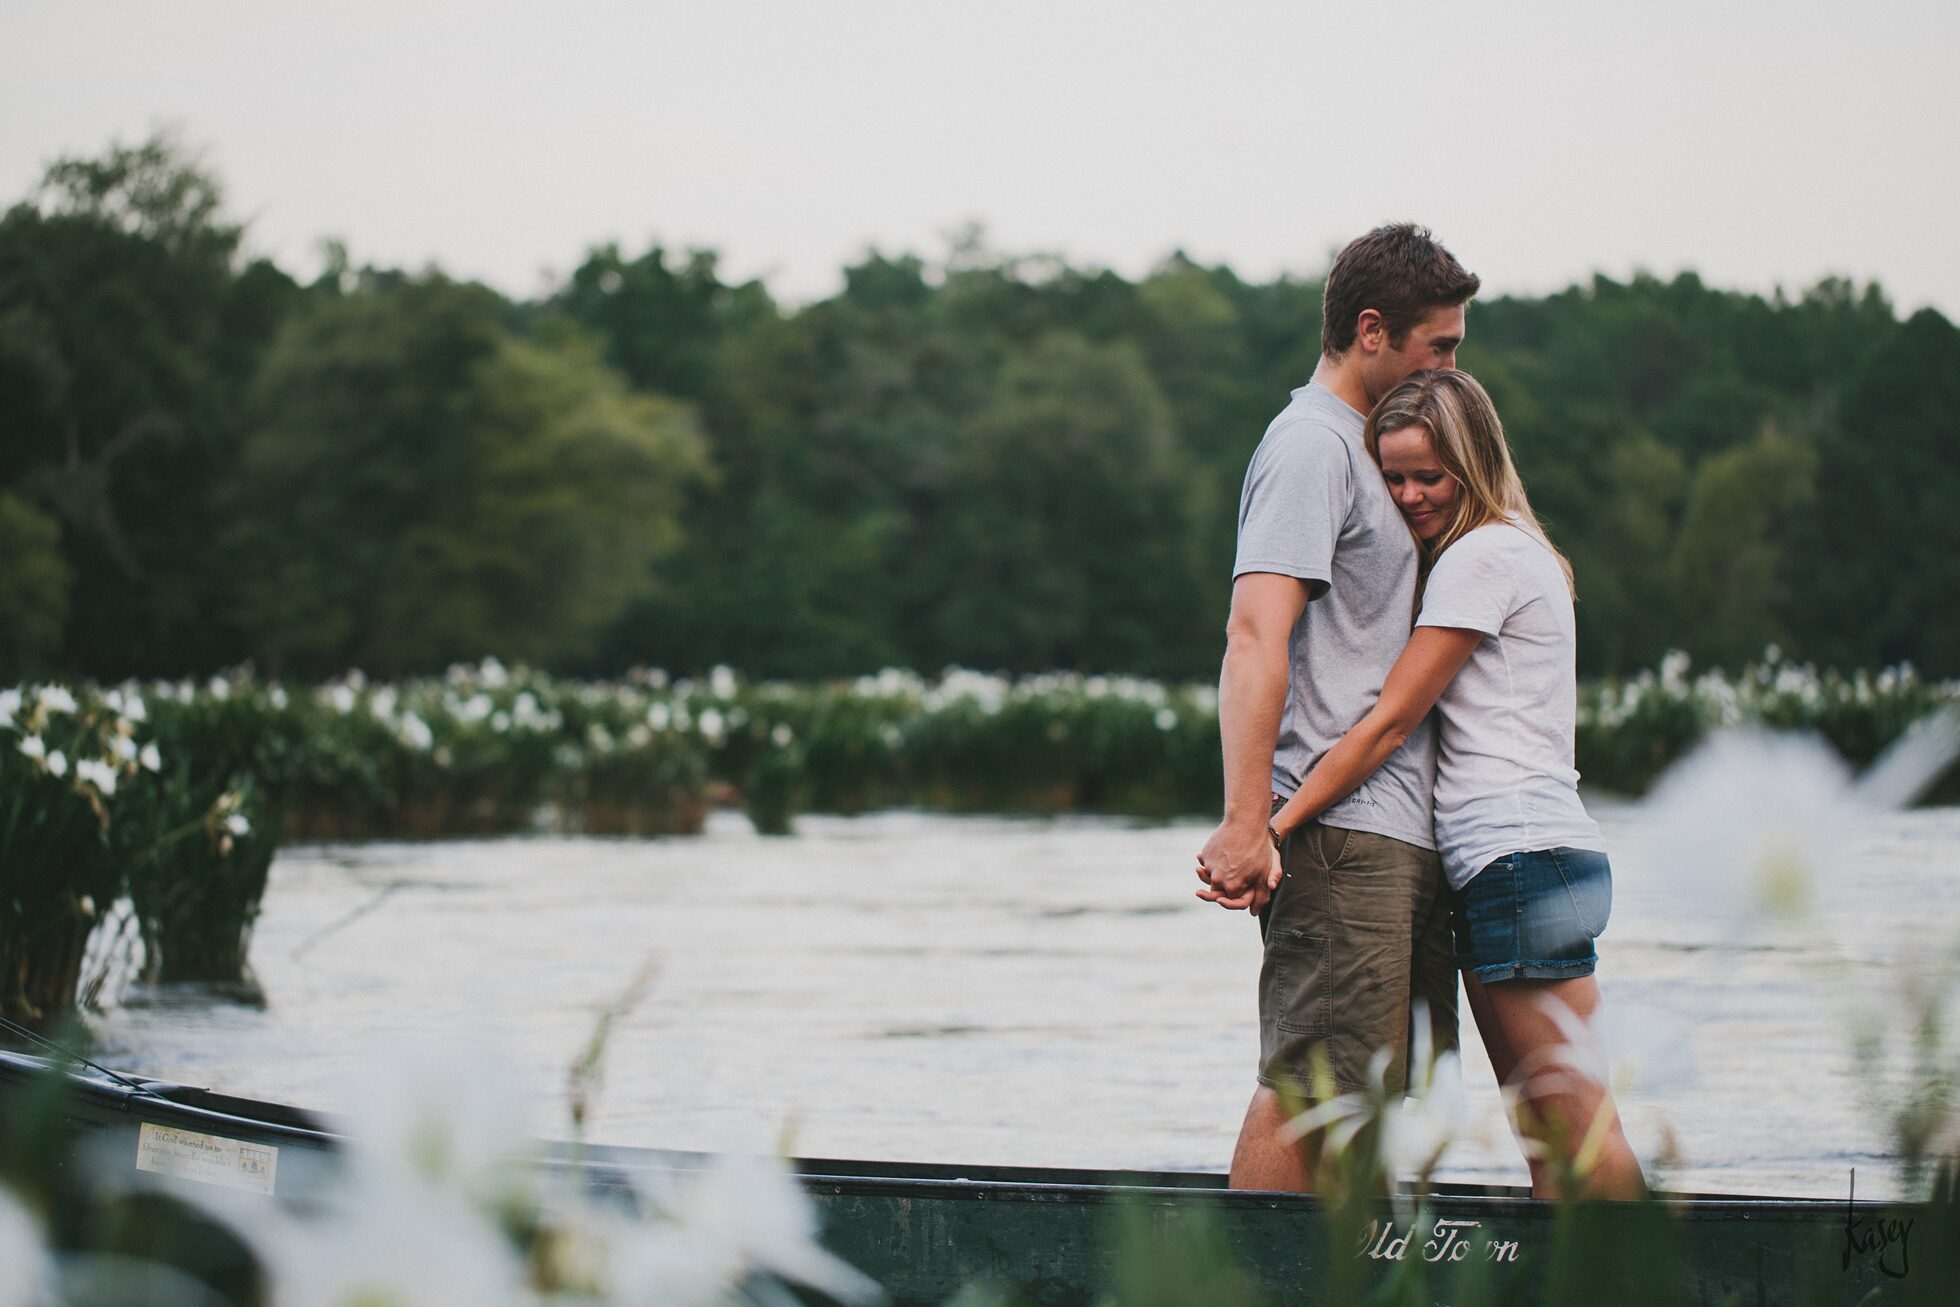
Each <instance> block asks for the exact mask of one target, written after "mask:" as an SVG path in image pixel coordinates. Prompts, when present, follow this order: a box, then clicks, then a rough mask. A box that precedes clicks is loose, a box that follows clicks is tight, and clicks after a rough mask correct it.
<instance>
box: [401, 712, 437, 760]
mask: <svg viewBox="0 0 1960 1307" xmlns="http://www.w3.org/2000/svg"><path fill="white" fill-rule="evenodd" d="M395 733H396V735H398V736H399V737H400V738H401V742H402V743H403V744H406V745H407V746H408V747H409V748H411V749H415V750H417V751H418V752H422V753H427V752H428V751H429V746H430V745H432V744H434V743H435V742H436V734H435V732H434V731H432V730H430V729H429V724H428V723H427V722H425V721H423V720H422V719H421V718H420V717H419V716H417V715H416V714H415V713H412V712H411V713H405V714H403V716H402V720H401V725H400V726H399V727H398V728H396V732H395Z"/></svg>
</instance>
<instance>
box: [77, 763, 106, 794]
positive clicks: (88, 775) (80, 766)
mask: <svg viewBox="0 0 1960 1307" xmlns="http://www.w3.org/2000/svg"><path fill="white" fill-rule="evenodd" d="M75 779H76V780H78V781H82V782H85V783H86V784H89V785H93V786H94V787H95V788H96V790H97V792H98V793H100V794H101V795H102V797H103V798H105V799H106V798H109V797H111V796H113V795H114V794H115V792H116V769H115V767H114V766H113V765H111V764H109V763H106V762H98V761H96V760H95V759H93V758H83V759H81V760H80V761H79V762H77V763H76V764H75Z"/></svg>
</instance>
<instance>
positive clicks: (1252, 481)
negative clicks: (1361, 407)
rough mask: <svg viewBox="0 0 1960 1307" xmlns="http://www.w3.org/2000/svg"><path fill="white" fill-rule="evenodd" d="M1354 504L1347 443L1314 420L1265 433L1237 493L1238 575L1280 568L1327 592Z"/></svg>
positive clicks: (1235, 573)
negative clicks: (1343, 531)
mask: <svg viewBox="0 0 1960 1307" xmlns="http://www.w3.org/2000/svg"><path fill="white" fill-rule="evenodd" d="M1353 503H1354V466H1353V463H1352V461H1351V459H1350V457H1349V455H1348V449H1347V445H1346V443H1345V442H1343V441H1342V440H1341V438H1340V436H1338V435H1336V434H1335V433H1334V432H1332V431H1329V430H1326V429H1325V428H1322V427H1320V426H1317V425H1315V424H1314V423H1311V422H1291V423H1288V424H1287V425H1285V426H1282V427H1276V428H1274V429H1273V430H1272V431H1269V432H1267V433H1266V438H1265V439H1264V440H1262V441H1260V442H1259V448H1258V449H1257V450H1256V451H1254V453H1253V455H1252V465H1251V466H1250V467H1248V468H1247V469H1246V473H1245V489H1244V491H1243V492H1242V493H1241V495H1240V496H1239V547H1238V555H1237V557H1236V558H1235V559H1234V560H1233V563H1232V576H1233V577H1234V578H1235V579H1236V578H1238V577H1241V576H1244V575H1245V574H1246V573H1247V572H1278V573H1280V574H1281V575H1283V576H1294V577H1298V578H1300V579H1301V580H1303V581H1306V582H1309V583H1310V584H1312V585H1313V587H1314V591H1315V593H1316V594H1318V593H1320V592H1322V591H1324V590H1325V589H1326V588H1327V587H1328V586H1329V585H1330V584H1331V583H1332V582H1333V577H1334V545H1335V542H1336V541H1338V540H1339V539H1340V536H1341V529H1342V527H1344V526H1345V525H1346V523H1347V517H1348V512H1349V510H1350V508H1351V507H1352V506H1353Z"/></svg>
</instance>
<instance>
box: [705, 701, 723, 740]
mask: <svg viewBox="0 0 1960 1307" xmlns="http://www.w3.org/2000/svg"><path fill="white" fill-rule="evenodd" d="M721 732H722V717H721V713H720V712H719V711H717V710H716V709H713V708H703V709H702V710H701V735H702V737H703V738H705V739H706V740H707V741H708V743H710V744H719V743H720V742H721Z"/></svg>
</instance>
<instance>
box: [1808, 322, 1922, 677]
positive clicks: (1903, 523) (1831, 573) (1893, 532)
mask: <svg viewBox="0 0 1960 1307" xmlns="http://www.w3.org/2000/svg"><path fill="white" fill-rule="evenodd" d="M1956 496H1960V330H1956V329H1955V327H1954V325H1953V324H1952V323H1951V322H1948V321H1947V320H1946V319H1945V318H1944V317H1942V316H1941V315H1940V314H1938V313H1936V312H1934V311H1933V310H1931V309H1922V310H1921V311H1920V312H1918V313H1915V314H1914V315H1913V316H1912V317H1911V318H1910V319H1908V320H1907V321H1905V322H1904V323H1901V324H1899V325H1897V326H1895V327H1894V328H1893V329H1892V330H1890V331H1889V332H1887V333H1885V335H1884V336H1883V337H1882V339H1881V340H1880V341H1879V342H1878V344H1877V345H1876V346H1875V347H1874V348H1873V349H1872V350H1871V351H1870V352H1869V355H1868V357H1867V358H1866V360H1865V362H1864V366H1863V367H1862V368H1861V369H1860V371H1859V373H1858V375H1857V377H1856V379H1855V380H1854V381H1853V382H1852V384H1851V385H1850V386H1849V388H1848V389H1847V390H1846V392H1845V395H1844V399H1843V403H1842V407H1841V409H1840V411H1839V413H1838V415H1837V421H1836V423H1835V425H1834V427H1833V428H1832V429H1831V431H1830V432H1829V433H1828V435H1827V436H1826V437H1825V438H1824V439H1823V440H1821V441H1820V444H1819V448H1818V469H1817V494H1816V498H1815V500H1814V501H1813V502H1812V504H1811V507H1810V511H1809V512H1808V513H1806V514H1804V515H1803V517H1802V518H1801V519H1799V520H1798V521H1797V522H1796V523H1795V524H1794V529H1793V531H1792V534H1791V541H1790V544H1791V548H1790V549H1789V551H1788V565H1787V569H1786V572H1785V584H1786V587H1787V589H1786V591H1785V596H1786V598H1785V604H1786V607H1785V609H1784V619H1785V622H1786V623H1787V625H1788V626H1789V627H1790V628H1791V629H1792V630H1793V631H1802V632H1803V633H1804V637H1805V638H1804V642H1803V643H1804V647H1805V649H1806V651H1807V652H1812V653H1814V654H1815V655H1816V656H1817V657H1820V658H1822V659H1824V660H1826V661H1829V662H1834V663H1838V664H1840V665H1843V666H1871V665H1874V664H1884V663H1893V662H1898V661H1901V660H1906V661H1911V662H1913V663H1915V664H1916V665H1918V666H1919V667H1920V669H1921V670H1923V671H1927V672H1930V673H1932V674H1934V675H1938V676H1951V675H1953V674H1955V673H1956V672H1960V624H1956V623H1955V622H1953V621H1951V620H1949V614H1950V610H1951V608H1952V604H1953V597H1954V596H1955V595H1956V594H1960V518H1957V517H1956V516H1955V515H1954V512H1953V504H1954V503H1955V497H1956Z"/></svg>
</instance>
